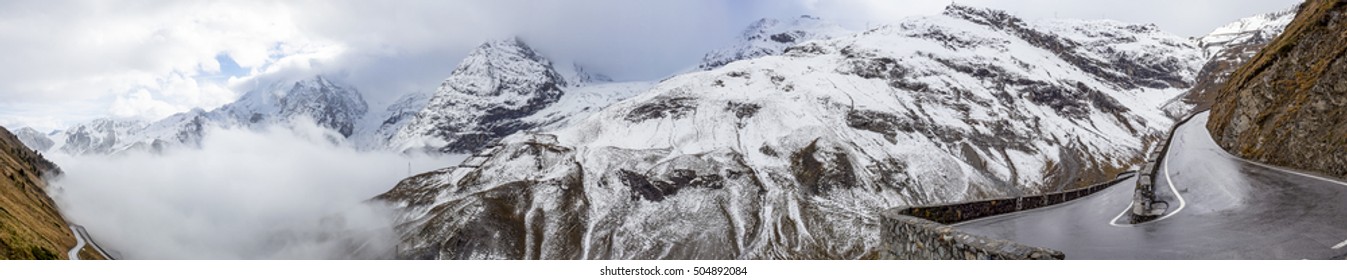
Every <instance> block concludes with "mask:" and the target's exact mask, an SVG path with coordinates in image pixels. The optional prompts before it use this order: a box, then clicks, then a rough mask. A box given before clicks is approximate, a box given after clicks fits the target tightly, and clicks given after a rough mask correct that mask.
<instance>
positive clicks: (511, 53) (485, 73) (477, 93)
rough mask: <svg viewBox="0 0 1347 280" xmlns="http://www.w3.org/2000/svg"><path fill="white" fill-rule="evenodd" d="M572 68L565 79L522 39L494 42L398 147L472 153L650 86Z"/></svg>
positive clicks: (439, 93) (435, 99)
mask: <svg viewBox="0 0 1347 280" xmlns="http://www.w3.org/2000/svg"><path fill="white" fill-rule="evenodd" d="M572 67H573V68H571V69H569V70H568V72H567V73H570V74H571V75H563V74H562V73H561V72H558V71H557V70H556V68H554V65H553V64H552V62H551V61H550V60H548V59H547V58H546V57H543V56H542V55H539V54H538V53H537V52H536V51H534V50H533V49H532V48H530V47H529V46H528V45H527V44H525V43H524V41H522V40H520V39H519V38H510V39H505V40H495V41H490V42H486V43H484V44H482V45H481V46H479V47H478V48H477V49H475V50H473V51H472V53H470V54H469V55H468V57H467V58H464V59H463V61H462V62H461V63H460V64H459V65H458V67H457V68H456V69H454V71H453V72H452V73H451V74H450V75H449V77H448V78H446V79H445V80H444V82H443V83H441V84H440V87H439V89H438V90H436V92H435V94H434V96H432V97H431V98H430V100H429V101H428V104H426V106H425V107H424V108H423V109H421V110H420V111H419V112H417V113H416V114H415V116H413V117H412V119H411V120H410V121H409V122H408V123H407V125H405V126H403V127H402V128H401V129H400V130H399V131H398V132H397V133H396V134H395V135H394V136H393V137H392V140H391V141H390V145H391V146H392V147H395V148H396V149H398V150H404V151H405V150H433V151H439V152H445V153H467V152H472V151H475V150H477V149H480V148H482V147H483V146H485V145H486V144H487V143H489V142H491V141H495V140H498V139H500V138H502V137H505V136H508V135H510V134H513V133H515V132H518V131H522V130H528V129H535V128H538V127H540V126H544V125H548V124H552V123H557V122H560V121H562V120H563V119H565V118H569V117H572V116H573V115H576V114H579V113H582V112H586V111H593V110H598V109H599V108H602V107H603V106H606V105H607V104H608V103H611V102H613V101H616V100H620V99H622V98H624V97H626V96H630V95H631V94H632V93H634V92H636V91H638V90H639V89H643V88H642V87H641V86H640V84H642V83H626V84H625V85H626V86H613V85H605V84H593V83H595V82H600V81H603V80H605V79H606V78H604V77H602V76H600V75H595V74H591V73H589V72H586V71H584V70H583V69H582V68H580V67H576V66H572ZM567 77H571V79H567ZM590 87H595V88H590ZM596 94H597V96H596ZM605 96H606V97H611V98H605ZM577 99H578V100H577ZM568 100H569V101H568ZM558 106H560V107H558Z"/></svg>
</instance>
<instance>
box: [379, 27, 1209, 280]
mask: <svg viewBox="0 0 1347 280" xmlns="http://www.w3.org/2000/svg"><path fill="white" fill-rule="evenodd" d="M504 53H512V52H510V51H507V52H504ZM513 53H518V51H513ZM521 57H522V56H521ZM499 61H508V62H509V63H511V65H513V64H515V63H522V64H524V65H520V66H516V67H511V68H510V69H529V70H533V71H528V72H527V73H528V74H529V75H527V77H529V78H516V79H500V78H498V77H499V76H491V75H485V74H479V73H483V72H487V71H485V70H482V71H472V72H469V71H468V70H464V71H463V72H464V73H474V75H470V76H468V77H463V78H460V79H473V80H481V81H482V82H481V83H477V84H476V85H496V83H495V82H494V81H496V80H507V81H520V82H517V83H511V84H509V85H512V86H514V87H513V88H520V86H518V85H520V84H523V85H531V86H530V87H528V88H548V87H545V86H542V87H539V86H536V85H546V84H547V83H553V84H555V83H557V82H558V81H556V79H554V78H552V75H549V73H550V72H549V71H547V69H545V67H544V66H545V65H546V63H544V62H540V61H537V60H529V61H523V62H519V60H499ZM1202 62H1203V56H1202V53H1201V50H1200V49H1199V48H1197V47H1196V46H1195V45H1194V44H1192V43H1190V42H1188V41H1187V40H1185V39H1183V38H1179V37H1177V36H1173V35H1170V34H1166V33H1163V32H1160V31H1159V30H1158V29H1157V28H1156V27H1155V26H1154V25H1135V24H1127V23H1120V22H1115V21H1077V20H1048V21H1035V22H1028V21H1024V20H1021V19H1019V18H1016V17H1014V16H1012V15H1009V14H1007V13H1004V12H1000V11H995V10H988V9H981V8H972V7H965V6H957V5H951V6H949V7H947V8H946V10H945V12H944V13H943V14H941V15H938V16H928V17H914V18H908V19H906V20H904V21H903V22H901V23H899V24H894V25H890V26H885V27H880V28H877V29H874V30H870V31H866V32H864V33H859V34H853V35H849V36H836V37H834V38H833V39H828V40H815V41H808V42H805V43H803V44H798V45H794V46H791V47H788V48H786V49H785V50H784V52H783V54H781V55H775V56H761V57H757V58H752V59H747V60H743V61H740V62H737V63H731V64H726V65H724V66H721V67H711V68H713V69H711V70H707V71H701V72H694V73H688V74H683V75H679V76H676V77H672V78H669V79H667V80H665V81H662V82H660V83H659V84H657V85H655V86H654V87H653V88H651V89H650V90H648V91H644V92H643V93H641V94H639V95H637V96H635V97H631V98H628V99H625V100H624V101H620V102H617V103H615V104H613V105H611V106H608V107H606V108H603V109H602V110H599V111H598V112H595V113H592V114H590V115H588V116H587V117H584V118H576V119H573V120H572V121H570V122H567V123H566V124H564V125H559V126H555V128H542V129H537V130H535V131H527V132H523V133H515V134H512V135H511V136H509V137H507V138H505V139H504V140H502V141H501V144H500V145H489V146H487V147H486V148H485V149H482V150H478V153H477V154H478V156H475V157H472V158H470V159H469V160H467V161H465V162H464V164H462V165H461V166H458V167H450V168H445V169H441V170H438V171H433V172H428V173H424V174H421V175H417V176H414V177H411V178H408V179H406V180H404V181H402V182H400V183H399V184H398V185H397V186H396V187H395V188H394V189H393V190H391V191H389V192H388V193H385V194H383V195H381V196H380V197H379V199H381V200H384V201H387V202H389V203H391V204H392V205H393V206H395V207H396V208H397V209H399V210H400V212H401V216H400V217H399V221H398V222H399V224H400V226H399V230H400V232H401V233H402V236H403V240H402V245H401V246H399V247H400V254H401V256H403V257H408V258H442V259H498V258H503V259H522V258H545V259H579V258H583V259H686V258H711V259H736V258H748V259H758V258H770V259H795V258H810V259H817V258H840V259H851V258H869V257H874V254H875V251H874V248H875V246H876V245H877V244H878V242H879V240H878V226H879V220H878V218H877V217H878V215H876V214H875V213H878V212H879V211H881V210H882V209H887V208H890V207H895V206H899V205H908V204H926V203H940V202H955V201H965V200H970V199H979V198H987V197H995V196H1009V195H1017V194H1029V193H1038V192H1044V191H1054V190H1058V189H1062V188H1066V187H1073V186H1081V185H1084V184H1088V183H1091V182H1098V181H1102V180H1105V179H1108V178H1112V176H1113V175H1114V174H1116V173H1117V172H1119V171H1121V170H1124V169H1126V168H1129V167H1130V166H1131V165H1133V164H1135V163H1137V162H1138V161H1140V158H1139V157H1140V155H1141V154H1142V152H1143V151H1144V150H1145V149H1146V147H1145V146H1144V144H1143V143H1149V141H1143V140H1152V139H1154V138H1156V136H1157V135H1158V134H1159V133H1160V132H1161V131H1162V130H1163V129H1165V128H1166V127H1167V126H1168V125H1170V123H1171V122H1172V121H1171V120H1170V119H1168V118H1166V117H1165V116H1164V115H1163V114H1162V112H1161V111H1160V110H1159V109H1158V108H1159V105H1160V104H1161V103H1163V102H1164V101H1165V100H1167V99H1170V98H1173V97H1174V96H1176V95H1177V94H1179V93H1180V92H1182V91H1183V90H1184V89H1185V88H1187V87H1189V86H1190V85H1192V83H1193V80H1192V77H1193V75H1194V74H1195V73H1196V72H1197V68H1198V66H1199V65H1200V64H1201V63H1202ZM524 72H525V71H513V72H512V73H524ZM451 80H454V78H451ZM446 84H448V83H446ZM501 84H505V83H501ZM482 88H486V89H490V90H482ZM496 88H498V87H497V86H490V87H477V88H468V89H467V90H461V89H458V88H455V87H452V86H446V87H445V90H442V91H441V93H449V95H448V96H447V97H443V98H441V97H438V96H437V98H436V100H432V102H431V103H432V106H435V105H433V104H434V103H445V104H477V103H474V102H478V101H475V100H473V99H474V98H477V99H485V98H494V96H496V95H505V93H497V92H502V90H497V89H496ZM506 88H507V89H509V88H511V87H506ZM540 92H541V93H539V92H538V91H535V92H534V93H535V94H533V95H522V94H517V92H508V91H507V93H511V94H515V95H512V97H513V96H522V97H531V98H537V99H544V100H551V99H552V98H553V97H552V96H553V95H552V94H554V93H552V91H548V90H544V91H540ZM467 93H488V94H467ZM490 93H495V94H490ZM539 96H541V97H539ZM454 98H457V99H454ZM445 100H454V101H458V100H465V101H462V102H445ZM469 100H471V101H469ZM516 103H517V104H527V103H525V102H516ZM437 108H452V107H437ZM469 108H471V107H469ZM437 110H439V109H437ZM542 110H543V109H538V110H537V111H542ZM534 112H536V111H534ZM435 116H436V115H430V114H425V115H420V114H419V115H418V117H420V118H425V119H430V120H434V119H436V118H435ZM438 119H450V120H456V119H459V118H458V117H457V116H441V117H439V118H438ZM446 123H447V122H446ZM474 132H475V131H474ZM497 135H499V134H497ZM473 144H475V145H474V146H482V145H486V143H483V142H476V143H473ZM459 147H462V148H468V147H470V146H459Z"/></svg>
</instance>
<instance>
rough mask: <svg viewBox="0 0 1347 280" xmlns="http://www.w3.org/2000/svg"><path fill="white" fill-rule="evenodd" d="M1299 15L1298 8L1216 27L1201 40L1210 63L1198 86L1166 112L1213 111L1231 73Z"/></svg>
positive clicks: (1198, 78)
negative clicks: (1217, 95)
mask: <svg viewBox="0 0 1347 280" xmlns="http://www.w3.org/2000/svg"><path fill="white" fill-rule="evenodd" d="M1295 16H1296V7H1292V8H1290V9H1286V10H1282V11H1277V12H1271V13H1266V14H1261V15H1256V16H1252V17H1247V18H1243V19H1240V20H1237V21H1235V22H1231V23H1229V24H1226V25H1225V26H1221V27H1220V28H1216V30H1213V31H1212V32H1211V33H1210V34H1207V35H1206V36H1202V37H1201V38H1198V39H1197V45H1198V47H1199V48H1202V53H1203V55H1204V56H1206V57H1207V63H1206V64H1205V65H1203V66H1202V70H1201V71H1199V72H1198V73H1197V78H1196V81H1197V83H1196V84H1194V85H1193V88H1192V89H1190V90H1189V91H1188V92H1187V93H1184V95H1182V96H1181V97H1180V98H1178V99H1175V100H1173V101H1171V102H1170V103H1168V104H1165V111H1166V112H1167V113H1169V114H1170V116H1172V117H1176V118H1177V117H1179V116H1182V115H1184V114H1186V113H1187V112H1190V111H1203V110H1207V109H1210V108H1211V104H1212V103H1214V102H1215V99H1216V92H1217V91H1218V90H1220V89H1221V86H1223V85H1225V81H1226V80H1227V79H1229V78H1230V73H1232V72H1235V69H1237V68H1238V67H1239V66H1240V65H1243V64H1244V62H1245V61H1248V60H1249V59H1250V58H1253V56H1254V54H1257V53H1258V51H1259V50H1262V49H1263V47H1264V46H1266V45H1267V44H1268V42H1271V41H1272V39H1275V38H1277V35H1280V34H1281V32H1282V29H1283V28H1286V24H1288V23H1290V22H1291V19H1292V18H1295Z"/></svg>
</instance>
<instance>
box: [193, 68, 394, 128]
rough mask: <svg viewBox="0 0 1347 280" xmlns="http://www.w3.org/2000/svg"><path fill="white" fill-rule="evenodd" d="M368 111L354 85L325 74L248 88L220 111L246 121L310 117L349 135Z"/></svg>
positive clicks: (268, 121)
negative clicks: (335, 80) (344, 83)
mask: <svg viewBox="0 0 1347 280" xmlns="http://www.w3.org/2000/svg"><path fill="white" fill-rule="evenodd" d="M368 111H369V105H368V104H366V103H365V99H364V97H363V96H362V95H361V94H360V92H359V91H357V90H356V89H355V88H354V87H352V86H349V85H343V84H337V83H334V82H333V81H332V80H329V79H326V78H324V77H323V76H316V77H314V78H312V79H306V80H301V81H297V82H294V83H275V84H272V85H271V86H269V87H266V88H263V89H258V90H253V91H249V92H248V93H246V94H244V95H243V97H242V98H239V100H238V101H236V102H234V103H230V104H228V105H225V106H223V107H221V108H220V109H219V110H218V112H219V113H221V114H223V115H224V116H225V117H226V118H229V119H232V120H234V121H237V122H240V123H247V124H259V123H271V122H275V121H289V120H292V119H294V118H297V117H307V118H310V119H313V120H314V121H315V122H316V123H317V124H318V125H319V126H322V127H326V128H330V129H333V130H336V131H337V132H339V133H341V134H342V135H343V136H347V137H349V136H351V135H352V134H353V133H354V132H355V126H356V123H358V122H359V120H360V119H361V118H362V117H364V116H365V113H366V112H368Z"/></svg>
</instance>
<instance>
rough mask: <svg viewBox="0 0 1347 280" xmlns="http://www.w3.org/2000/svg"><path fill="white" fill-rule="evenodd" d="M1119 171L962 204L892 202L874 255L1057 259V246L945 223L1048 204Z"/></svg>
mask: <svg viewBox="0 0 1347 280" xmlns="http://www.w3.org/2000/svg"><path fill="white" fill-rule="evenodd" d="M1131 173H1132V172H1130V171H1129V172H1124V173H1122V174H1119V175H1118V176H1117V177H1115V178H1114V179H1113V180H1111V181H1108V182H1104V183H1099V184H1095V185H1091V186H1088V187H1084V188H1078V189H1074V190H1069V191H1061V192H1053V193H1046V194H1040V195H1032V196H1023V197H1015V198H1003V199H989V200H979V201H972V202H964V203H954V204H943V205H927V206H908V207H898V208H893V209H889V210H886V211H884V213H882V214H881V215H880V216H881V217H880V224H881V225H880V226H881V228H880V240H881V244H880V252H879V254H880V256H879V257H880V258H882V259H920V260H996V259H1017V260H1019V259H1023V260H1054V259H1055V260H1060V259H1064V258H1066V255H1065V254H1064V253H1062V252H1061V251H1057V250H1053V249H1048V248H1042V247H1033V246H1028V245H1024V244H1019V243H1015V242H1012V241H1008V240H1001V239H994V238H989V237H983V236H978V235H974V234H969V233H964V232H960V231H958V230H956V229H954V228H953V227H951V226H949V225H948V224H953V223H958V222H963V221H968V220H973V219H977V218H982V217H988V216H994V215H1000V214H1005V213H1011V212H1016V211H1023V210H1029V209H1034V208H1039V207H1045V206H1051V205H1055V204H1058V203H1062V202H1067V201H1071V200H1074V199H1077V198H1081V197H1085V196H1088V195H1090V194H1094V193H1096V192H1099V191H1101V190H1104V189H1107V188H1108V187H1109V186H1112V185H1114V184H1117V183H1118V182H1122V181H1123V180H1126V179H1128V178H1131V177H1132V176H1133V175H1135V174H1131Z"/></svg>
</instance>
